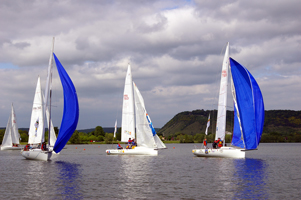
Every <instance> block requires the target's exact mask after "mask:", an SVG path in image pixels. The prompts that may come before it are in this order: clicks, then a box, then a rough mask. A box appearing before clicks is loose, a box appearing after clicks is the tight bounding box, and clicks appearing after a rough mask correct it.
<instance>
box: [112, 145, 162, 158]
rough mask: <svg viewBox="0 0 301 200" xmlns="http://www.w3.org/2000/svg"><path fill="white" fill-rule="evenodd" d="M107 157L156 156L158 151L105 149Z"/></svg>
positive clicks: (149, 149) (142, 148)
mask: <svg viewBox="0 0 301 200" xmlns="http://www.w3.org/2000/svg"><path fill="white" fill-rule="evenodd" d="M106 153H107V155H147V156H157V155H158V150H155V149H152V148H146V147H136V148H134V149H107V150H106Z"/></svg>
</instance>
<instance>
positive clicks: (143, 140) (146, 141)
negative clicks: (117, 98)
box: [133, 82, 157, 148]
mask: <svg viewBox="0 0 301 200" xmlns="http://www.w3.org/2000/svg"><path fill="white" fill-rule="evenodd" d="M133 85H134V94H135V108H136V131H137V140H136V142H137V145H138V146H144V147H150V148H157V145H156V142H155V139H154V137H153V133H152V130H151V128H150V127H149V123H148V121H147V118H146V115H147V113H146V110H145V105H144V100H143V97H142V95H141V93H140V91H139V89H138V87H137V86H136V84H135V83H134V82H133Z"/></svg>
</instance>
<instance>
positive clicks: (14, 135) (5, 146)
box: [1, 104, 22, 150]
mask: <svg viewBox="0 0 301 200" xmlns="http://www.w3.org/2000/svg"><path fill="white" fill-rule="evenodd" d="M19 138H20V134H19V132H18V126H17V119H16V114H15V110H14V106H13V104H11V113H10V116H9V118H8V122H7V125H6V129H5V133H4V136H3V140H2V145H1V150H20V149H22V147H19V144H20V143H19Z"/></svg>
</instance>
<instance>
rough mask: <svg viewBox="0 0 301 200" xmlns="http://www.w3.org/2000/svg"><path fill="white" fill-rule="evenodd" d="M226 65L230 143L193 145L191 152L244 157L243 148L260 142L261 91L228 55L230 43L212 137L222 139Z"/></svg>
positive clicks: (224, 63)
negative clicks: (230, 104) (231, 110)
mask: <svg viewBox="0 0 301 200" xmlns="http://www.w3.org/2000/svg"><path fill="white" fill-rule="evenodd" d="M228 68H229V69H230V74H231V91H232V96H233V102H234V128H233V136H232V142H231V146H230V147H227V146H225V142H224V143H223V146H222V147H221V148H218V149H205V148H203V149H193V150H192V153H193V154H194V155H196V156H201V157H231V158H245V152H246V151H248V150H255V149H257V147H258V145H259V143H260V138H261V135H262V130H263V123H264V102H263V97H262V93H261V90H260V88H259V85H258V84H257V82H256V80H255V78H254V77H253V75H252V74H251V73H250V72H249V71H248V70H247V69H246V68H245V67H244V66H242V65H241V64H239V63H238V62H237V61H235V60H234V59H233V58H231V57H229V43H228V44H227V48H226V52H225V56H224V60H223V66H222V73H221V83H220V93H219V101H218V114H217V124H216V135H215V140H218V139H220V140H221V141H225V132H226V106H227V85H228Z"/></svg>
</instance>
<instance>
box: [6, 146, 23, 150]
mask: <svg viewBox="0 0 301 200" xmlns="http://www.w3.org/2000/svg"><path fill="white" fill-rule="evenodd" d="M21 149H22V147H3V146H1V150H21Z"/></svg>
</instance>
